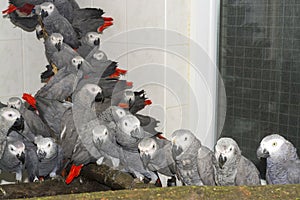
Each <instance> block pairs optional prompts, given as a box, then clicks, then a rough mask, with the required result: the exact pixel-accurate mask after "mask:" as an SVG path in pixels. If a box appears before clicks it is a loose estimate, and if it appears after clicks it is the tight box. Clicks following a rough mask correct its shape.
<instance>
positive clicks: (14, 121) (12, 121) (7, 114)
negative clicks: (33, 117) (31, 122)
mask: <svg viewBox="0 0 300 200" xmlns="http://www.w3.org/2000/svg"><path fill="white" fill-rule="evenodd" d="M0 126H2V127H1V128H2V130H3V131H6V133H7V134H9V133H10V132H11V131H13V130H15V131H22V130H23V129H24V119H23V117H22V116H21V114H20V112H19V111H18V110H16V109H14V108H9V107H4V108H2V109H1V110H0Z"/></svg>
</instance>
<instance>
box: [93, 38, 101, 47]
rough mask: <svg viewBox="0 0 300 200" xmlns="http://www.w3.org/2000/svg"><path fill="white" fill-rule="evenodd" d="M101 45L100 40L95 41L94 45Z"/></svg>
mask: <svg viewBox="0 0 300 200" xmlns="http://www.w3.org/2000/svg"><path fill="white" fill-rule="evenodd" d="M99 44H100V38H98V39H97V40H95V41H94V45H95V46H96V45H99Z"/></svg>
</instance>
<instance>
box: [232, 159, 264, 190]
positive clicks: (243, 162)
mask: <svg viewBox="0 0 300 200" xmlns="http://www.w3.org/2000/svg"><path fill="white" fill-rule="evenodd" d="M235 182H236V185H260V176H259V171H258V170H257V168H256V166H255V165H254V164H253V163H252V162H251V161H250V160H248V159H247V158H245V157H244V156H241V159H240V162H239V164H238V166H237V174H236V178H235Z"/></svg>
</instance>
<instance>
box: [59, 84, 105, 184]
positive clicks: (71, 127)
mask: <svg viewBox="0 0 300 200" xmlns="http://www.w3.org/2000/svg"><path fill="white" fill-rule="evenodd" d="M101 92H102V91H101V88H100V87H99V86H98V85H95V84H85V85H83V86H82V87H81V88H78V91H76V92H75V93H74V94H73V96H72V100H73V106H72V108H70V109H68V110H67V111H66V112H65V113H64V116H63V118H62V130H63V131H62V133H61V144H62V148H63V151H64V157H65V159H67V160H68V162H70V163H72V167H71V173H70V174H69V176H68V177H67V179H66V183H70V182H71V181H72V180H73V178H74V177H76V176H78V173H79V171H80V169H81V167H82V166H84V165H85V164H88V163H90V162H95V161H96V160H97V159H98V158H100V157H101V154H100V153H99V151H98V150H97V148H96V147H95V146H94V145H93V137H92V130H93V129H94V127H96V126H99V125H100V123H99V120H98V118H97V115H96V112H95V108H94V102H95V101H98V100H101V97H102V95H101ZM99 97H100V98H99Z"/></svg>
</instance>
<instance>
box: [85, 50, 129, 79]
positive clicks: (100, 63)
mask: <svg viewBox="0 0 300 200" xmlns="http://www.w3.org/2000/svg"><path fill="white" fill-rule="evenodd" d="M85 59H86V60H87V61H88V62H89V63H90V64H91V65H92V66H93V67H94V68H96V69H98V70H99V71H101V72H102V73H101V77H110V78H117V77H119V76H120V75H124V74H126V72H127V71H126V70H123V69H119V68H118V63H117V62H114V61H112V60H109V59H108V58H107V55H106V54H105V53H104V52H103V51H102V50H100V49H98V48H96V47H95V48H94V49H93V50H91V51H90V53H89V54H88V55H87V56H86V57H85Z"/></svg>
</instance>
